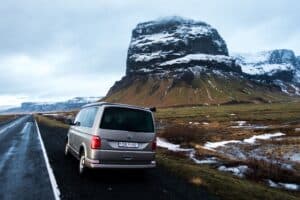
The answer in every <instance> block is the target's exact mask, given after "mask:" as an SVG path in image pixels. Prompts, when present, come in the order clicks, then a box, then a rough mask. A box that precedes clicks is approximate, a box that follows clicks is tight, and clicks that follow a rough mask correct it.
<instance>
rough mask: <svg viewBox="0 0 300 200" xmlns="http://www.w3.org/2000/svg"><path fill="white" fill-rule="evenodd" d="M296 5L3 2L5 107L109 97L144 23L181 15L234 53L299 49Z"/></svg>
mask: <svg viewBox="0 0 300 200" xmlns="http://www.w3.org/2000/svg"><path fill="white" fill-rule="evenodd" d="M299 10H300V2H299V1H298V0H269V1H267V0H265V1H263V0H243V1H237V0H223V1H221V0H209V1H208V0H205V1H201V0H178V1H176V0H170V1H165V0H150V1H149V0H147V1H143V0H132V1H130V0H120V1H117V0H115V1H114V0H106V1H104V0H98V1H96V0H88V1H76V0H49V1H45V0H26V1H22V0H9V1H2V2H1V4H0V70H1V71H0V106H3V105H15V104H19V103H20V102H22V101H55V100H62V99H66V98H71V97H74V96H104V95H105V94H106V92H107V91H108V89H109V88H110V87H111V86H112V85H113V83H114V82H115V81H116V80H119V79H120V78H121V77H122V76H123V75H124V74H125V67H126V65H125V62H126V53H127V48H128V45H129V42H130V37H131V31H132V29H133V28H134V27H135V25H136V24H137V23H139V22H143V21H148V20H153V19H157V18H160V17H164V16H172V15H179V16H183V17H186V18H191V19H194V20H201V21H205V22H207V23H209V24H211V25H212V26H213V27H215V28H216V29H217V30H218V31H219V33H220V34H221V36H222V37H223V38H224V40H225V41H226V43H227V46H228V48H229V51H230V52H257V51H261V50H268V49H274V48H288V49H293V50H294V51H295V53H296V54H297V55H300V20H299V19H300V12H299Z"/></svg>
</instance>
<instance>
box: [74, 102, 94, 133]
mask: <svg viewBox="0 0 300 200" xmlns="http://www.w3.org/2000/svg"><path fill="white" fill-rule="evenodd" d="M97 111H98V108H97V107H88V108H84V109H82V110H81V111H80V112H79V113H78V115H77V116H76V120H75V123H76V122H80V126H83V127H88V128H91V127H93V124H94V121H95V117H96V114H97Z"/></svg>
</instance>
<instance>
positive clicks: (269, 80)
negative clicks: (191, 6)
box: [103, 17, 300, 106]
mask: <svg viewBox="0 0 300 200" xmlns="http://www.w3.org/2000/svg"><path fill="white" fill-rule="evenodd" d="M126 64H127V66H126V75H125V76H124V77H123V78H122V79H121V80H120V81H117V82H116V83H115V84H114V86H113V87H112V88H111V89H110V90H109V92H108V94H107V96H106V97H105V98H104V99H103V100H106V101H112V102H123V103H134V104H138V105H147V106H149V105H153V106H175V105H188V104H189V105H190V104H226V103H237V102H273V101H285V100H291V99H294V98H297V97H296V96H297V95H299V93H298V91H299V90H298V86H299V80H300V79H299V77H300V76H299V74H300V73H299V68H300V67H299V66H300V65H299V57H296V56H295V54H294V52H293V51H291V50H274V51H267V52H261V53H258V54H241V55H233V56H230V55H229V53H228V49H227V45H226V43H225V41H224V39H223V38H222V37H221V36H220V34H219V33H218V31H217V30H216V29H215V28H213V27H212V26H211V25H209V24H207V23H205V22H198V21H194V20H190V19H184V18H181V17H168V18H163V19H159V20H155V21H149V22H145V23H140V24H138V25H137V26H136V27H135V28H134V29H133V31H132V38H131V42H130V45H129V49H128V55H127V63H126Z"/></svg>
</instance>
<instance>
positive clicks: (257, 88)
mask: <svg viewBox="0 0 300 200" xmlns="http://www.w3.org/2000/svg"><path fill="white" fill-rule="evenodd" d="M295 99H296V98H293V97H290V96H288V95H286V94H284V93H282V92H281V91H280V90H279V88H277V87H273V86H267V85H265V84H259V83H255V82H252V81H249V80H247V79H240V78H239V77H237V76H231V77H222V76H216V75H209V74H206V75H203V76H201V77H200V78H196V79H194V80H193V81H192V82H190V83H187V82H186V81H183V80H181V81H178V80H177V81H176V80H174V79H172V78H169V79H167V78H164V79H160V78H159V77H147V78H145V77H143V78H135V79H134V80H132V81H131V82H130V84H124V85H122V86H121V87H120V88H117V89H115V90H113V91H111V92H109V94H108V95H107V96H106V97H105V98H104V99H102V100H104V101H108V102H119V103H127V104H136V105H142V106H157V107H166V106H179V105H199V104H202V105H216V104H233V103H262V102H263V103H266V102H282V101H291V100H295Z"/></svg>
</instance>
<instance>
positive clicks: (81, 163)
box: [79, 152, 86, 175]
mask: <svg viewBox="0 0 300 200" xmlns="http://www.w3.org/2000/svg"><path fill="white" fill-rule="evenodd" d="M85 171H86V167H85V156H84V153H83V152H82V153H81V154H80V160H79V175H83V174H85Z"/></svg>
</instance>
